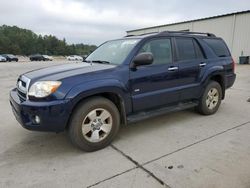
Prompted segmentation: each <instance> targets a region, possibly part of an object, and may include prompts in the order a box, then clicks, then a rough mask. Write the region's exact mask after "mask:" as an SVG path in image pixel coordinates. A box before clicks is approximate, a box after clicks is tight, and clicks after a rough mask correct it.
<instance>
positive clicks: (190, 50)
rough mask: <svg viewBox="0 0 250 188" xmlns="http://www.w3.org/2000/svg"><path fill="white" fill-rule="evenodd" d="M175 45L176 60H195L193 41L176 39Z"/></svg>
mask: <svg viewBox="0 0 250 188" xmlns="http://www.w3.org/2000/svg"><path fill="white" fill-rule="evenodd" d="M176 44H177V50H178V60H180V61H183V60H191V59H196V54H195V48H194V43H193V39H189V38H177V39H176Z"/></svg>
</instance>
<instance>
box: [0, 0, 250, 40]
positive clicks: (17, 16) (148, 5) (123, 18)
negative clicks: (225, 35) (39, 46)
mask: <svg viewBox="0 0 250 188" xmlns="http://www.w3.org/2000/svg"><path fill="white" fill-rule="evenodd" d="M0 4H1V6H0V25H2V24H6V25H17V26H20V27H24V28H27V29H31V30H33V31H35V32H37V33H40V34H53V35H56V36H57V37H59V38H63V37H65V38H66V40H67V41H69V42H71V43H72V42H73V43H80V42H83V43H94V44H100V43H101V42H103V41H105V40H108V39H113V38H117V37H122V36H123V35H125V34H126V33H125V31H126V30H131V29H136V28H141V27H148V26H155V25H161V24H167V23H173V22H177V21H184V20H189V19H196V18H201V17H206V16H213V15H218V14H224V13H229V12H233V11H240V10H246V9H250V3H249V0H238V1H237V2H236V1H235V0H220V1H217V0H207V1H197V0H187V1H182V0H169V1H166V0H138V1H134V0H126V1H124V0H105V1H101V0H91V1H90V0H23V1H20V0H8V1H6V0H0ZM6 7H11V8H10V9H9V8H6Z"/></svg>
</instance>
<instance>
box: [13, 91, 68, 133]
mask: <svg viewBox="0 0 250 188" xmlns="http://www.w3.org/2000/svg"><path fill="white" fill-rule="evenodd" d="M10 104H11V107H12V111H13V113H14V115H15V117H16V119H17V121H18V122H19V123H20V124H21V125H22V126H23V127H24V128H26V129H28V130H36V131H48V132H62V131H64V129H65V127H66V125H67V122H68V119H69V116H70V112H71V102H70V101H69V100H55V101H48V102H47V101H46V102H32V101H29V100H27V101H21V100H20V98H19V96H18V95H17V90H16V89H13V90H12V91H11V92H10ZM37 120H39V121H37Z"/></svg>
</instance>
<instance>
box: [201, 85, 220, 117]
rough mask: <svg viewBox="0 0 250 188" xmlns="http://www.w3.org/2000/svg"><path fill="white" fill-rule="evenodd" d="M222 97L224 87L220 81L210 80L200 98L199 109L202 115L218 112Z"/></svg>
mask: <svg viewBox="0 0 250 188" xmlns="http://www.w3.org/2000/svg"><path fill="white" fill-rule="evenodd" d="M221 99H222V89H221V86H220V84H219V83H218V82H215V81H210V82H209V83H208V85H207V87H206V89H205V90H204V92H203V94H202V97H201V98H200V100H199V105H198V107H197V111H198V112H199V113H200V114H202V115H212V114H214V113H216V112H217V110H218V109H219V107H220V104H221Z"/></svg>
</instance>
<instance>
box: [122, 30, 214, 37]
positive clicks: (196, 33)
mask: <svg viewBox="0 0 250 188" xmlns="http://www.w3.org/2000/svg"><path fill="white" fill-rule="evenodd" d="M152 34H158V35H163V34H166V35H169V34H180V35H205V36H208V37H216V35H215V34H213V33H202V32H190V31H162V32H150V33H143V34H139V35H133V34H132V35H127V36H125V37H133V36H144V35H152Z"/></svg>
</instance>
